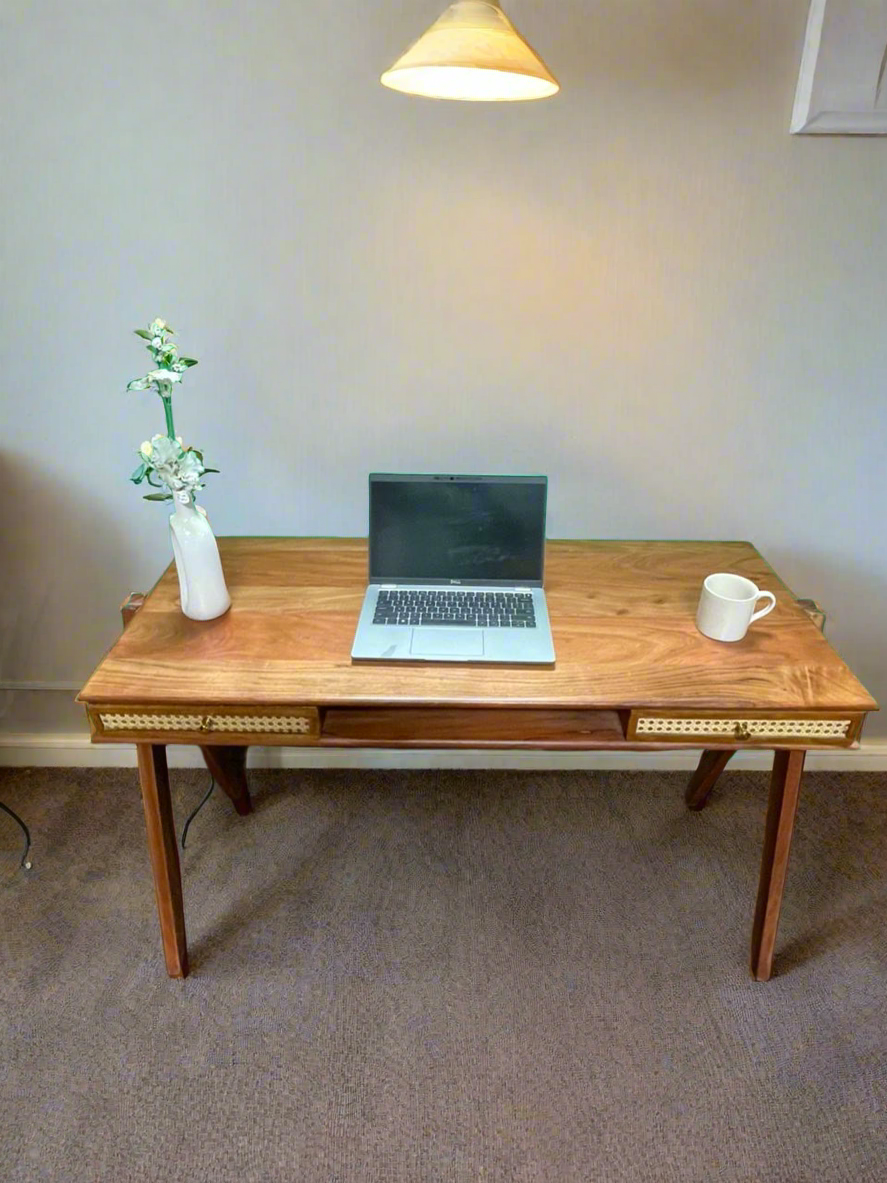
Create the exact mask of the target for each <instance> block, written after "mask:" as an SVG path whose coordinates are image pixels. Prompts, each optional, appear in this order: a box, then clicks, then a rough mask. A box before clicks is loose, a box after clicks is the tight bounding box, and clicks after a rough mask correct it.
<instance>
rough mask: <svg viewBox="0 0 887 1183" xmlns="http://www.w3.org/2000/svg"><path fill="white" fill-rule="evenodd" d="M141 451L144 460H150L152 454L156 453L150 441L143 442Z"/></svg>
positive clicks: (140, 446) (140, 447)
mask: <svg viewBox="0 0 887 1183" xmlns="http://www.w3.org/2000/svg"><path fill="white" fill-rule="evenodd" d="M139 451H140V452H141V454H142V455H143V456H144V458H145V459H146V460H150V459H151V453H152V452H153V451H154V449H153V448H152V446H151V441H150V440H143V441H142V443H141V444H140V445H139Z"/></svg>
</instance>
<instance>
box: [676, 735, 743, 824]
mask: <svg viewBox="0 0 887 1183" xmlns="http://www.w3.org/2000/svg"><path fill="white" fill-rule="evenodd" d="M735 754H736V749H735V748H731V749H728V750H727V751H724V752H722V751H710V752H703V753H702V755H701V756H700V758H699V767H698V768H697V769H696V771H695V772H694V773H693V776H692V777H691V778H690V783H689V784H688V785H687V791H686V793H685V794H684V800H685V801H686V802H687V806H688V808H689V809H694V810H698V809H704V808H705V805H706V802H707V801H708V797H709V793H711V791H712V789H713V788H714V787H715V783H716V781H717V779H718V777H719V776H720V775H721V773H722V772H723V771H724V769H725V768H726V767H727V764H728V762H729V760H730V757H731V756H734V755H735Z"/></svg>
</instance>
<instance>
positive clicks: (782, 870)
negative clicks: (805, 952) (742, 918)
mask: <svg viewBox="0 0 887 1183" xmlns="http://www.w3.org/2000/svg"><path fill="white" fill-rule="evenodd" d="M806 755H807V753H806V752H784V751H783V752H774V753H773V773H772V775H771V778H770V801H769V804H768V806H767V826H766V829H765V831H764V853H763V855H762V857H761V878H760V882H759V884H758V902H757V906H756V908H755V922H754V926H753V927H752V936H751V972H752V974H753V976H754V977H755V978H757V980H758V981H759V982H766V981H768V980H769V978H770V974H771V972H772V970H773V947H774V945H775V944H776V930H777V928H778V927H779V912H780V909H781V907H782V893H783V890H784V889H785V876H786V872H787V870H788V856H789V851H790V850H791V844H792V830H793V829H794V825H795V814H796V813H797V809H798V796H799V794H800V791H801V776H802V774H803V772H804V757H805V756H806Z"/></svg>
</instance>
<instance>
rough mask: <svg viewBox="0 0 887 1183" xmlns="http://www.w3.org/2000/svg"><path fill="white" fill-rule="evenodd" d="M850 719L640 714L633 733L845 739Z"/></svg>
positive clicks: (732, 737)
mask: <svg viewBox="0 0 887 1183" xmlns="http://www.w3.org/2000/svg"><path fill="white" fill-rule="evenodd" d="M851 723H852V720H850V719H737V718H732V719H731V718H722V719H658V718H644V717H643V716H641V717H639V718H638V720H637V727H636V734H638V735H668V736H680V737H681V738H687V737H692V736H714V735H723V736H724V737H725V738H728V739H734V738H736V737H737V733H741V732H746V733H747V734H748V736H749V738H752V739H846V738H847V733H848V732H849V730H850V727H851Z"/></svg>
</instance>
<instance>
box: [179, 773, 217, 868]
mask: <svg viewBox="0 0 887 1183" xmlns="http://www.w3.org/2000/svg"><path fill="white" fill-rule="evenodd" d="M215 787H216V778H215V777H214V776H211V777H210V778H209V788H208V789H207V790H206V795H205V796H204V798H203V800H202V801H201V802H200V804H199V805H198V806H197V808H196V809H195V810H193V812H192V813H191V814H190V815H189V817H188V820H187V821H186V822H185V825H184V828H183V829H182V850H184V849H185V840H186V839H187V837H188V827H189V826H190V825H191V823H192V822H193V821H194V819H195V817H197V815H198V813H200V811H201V809H203V807H204V805H206V803H207V801H208V800H209V799H210V797H211V796H212V794H213V789H214V788H215Z"/></svg>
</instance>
